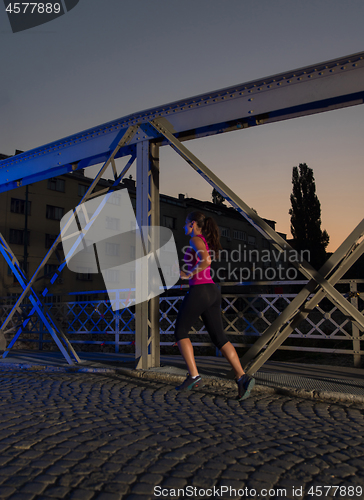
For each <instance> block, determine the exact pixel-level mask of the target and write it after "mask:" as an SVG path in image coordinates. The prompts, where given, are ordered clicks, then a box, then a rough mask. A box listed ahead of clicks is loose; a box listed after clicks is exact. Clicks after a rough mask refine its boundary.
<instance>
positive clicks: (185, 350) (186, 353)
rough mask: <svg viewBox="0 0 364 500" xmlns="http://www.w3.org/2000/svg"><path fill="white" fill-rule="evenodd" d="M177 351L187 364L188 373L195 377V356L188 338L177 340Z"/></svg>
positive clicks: (196, 372) (196, 371)
mask: <svg viewBox="0 0 364 500" xmlns="http://www.w3.org/2000/svg"><path fill="white" fill-rule="evenodd" d="M177 345H178V348H179V352H180V353H181V354H182V357H183V359H184V360H185V363H186V365H187V370H188V373H189V374H190V375H191V377H196V376H197V375H198V370H197V366H196V361H195V356H194V353H193V346H192V342H191V341H190V339H181V340H179V341H178V342H177Z"/></svg>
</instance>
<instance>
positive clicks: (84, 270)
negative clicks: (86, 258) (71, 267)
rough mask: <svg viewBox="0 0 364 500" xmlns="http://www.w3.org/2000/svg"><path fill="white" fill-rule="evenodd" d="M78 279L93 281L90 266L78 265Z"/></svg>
mask: <svg viewBox="0 0 364 500" xmlns="http://www.w3.org/2000/svg"><path fill="white" fill-rule="evenodd" d="M76 279H78V280H80V281H92V273H91V269H90V268H88V267H77V274H76Z"/></svg>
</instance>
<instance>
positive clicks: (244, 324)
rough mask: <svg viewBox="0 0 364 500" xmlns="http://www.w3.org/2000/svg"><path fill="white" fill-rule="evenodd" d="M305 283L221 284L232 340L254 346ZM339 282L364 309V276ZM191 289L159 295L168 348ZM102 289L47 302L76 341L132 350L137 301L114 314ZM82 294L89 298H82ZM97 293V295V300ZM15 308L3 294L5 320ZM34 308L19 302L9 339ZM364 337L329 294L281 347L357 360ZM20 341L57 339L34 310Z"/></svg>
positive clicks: (204, 342) (201, 331) (196, 331)
mask: <svg viewBox="0 0 364 500" xmlns="http://www.w3.org/2000/svg"><path fill="white" fill-rule="evenodd" d="M306 283H307V282H306V281H294V282H287V281H283V282H270V281H267V282H255V283H249V284H245V283H241V284H239V283H222V284H221V288H222V316H223V324H224V330H225V333H226V334H227V336H228V338H229V340H230V341H231V342H232V343H233V344H234V345H235V346H236V347H242V348H246V347H248V346H250V345H252V344H253V343H254V340H255V339H256V338H257V337H258V336H259V335H261V334H262V333H263V332H264V331H265V329H266V328H267V327H268V326H269V325H270V324H271V323H272V322H273V321H274V320H275V319H276V317H277V316H278V315H279V314H280V313H281V312H282V311H283V310H284V308H285V307H286V306H287V305H288V304H289V303H290V302H291V300H292V299H293V298H294V297H295V296H296V295H297V292H298V291H299V289H300V288H302V286H303V285H304V284H306ZM336 287H337V288H338V290H339V291H340V292H341V293H342V295H343V296H344V297H345V298H346V299H347V300H349V301H351V303H352V304H354V305H355V307H356V308H358V309H359V310H360V311H361V312H363V310H364V280H341V281H339V282H338V284H337V285H336ZM186 289H188V285H183V286H177V287H173V288H172V289H170V290H169V291H168V293H167V294H164V295H163V296H161V297H160V334H161V342H160V344H161V346H163V347H167V346H173V345H175V340H174V335H173V333H174V325H175V320H176V317H177V312H178V308H179V305H180V303H181V301H182V300H183V297H184V294H185V291H186ZM102 294H105V292H104V291H97V292H85V293H84V294H82V293H79V292H78V293H77V295H78V299H80V298H81V300H77V301H76V300H72V298H74V297H75V294H69V295H68V298H69V299H70V300H67V302H57V300H55V299H56V298H57V297H55V296H53V297H52V296H51V297H50V300H52V299H53V302H50V303H48V304H47V306H48V307H49V308H50V310H51V312H52V314H53V316H54V317H55V318H56V320H57V321H58V323H59V324H60V326H61V328H62V329H63V331H64V332H65V333H66V334H67V337H68V338H69V340H70V342H71V343H72V344H85V345H86V344H91V345H92V344H93V345H95V348H97V346H99V348H100V347H101V346H109V348H110V346H112V347H111V349H113V350H114V351H115V352H120V348H122V350H123V351H126V352H132V351H133V349H134V348H133V344H134V334H135V317H134V308H133V306H132V304H131V303H130V304H129V301H128V302H127V303H128V307H126V308H124V309H121V310H119V311H118V312H117V313H115V312H113V310H112V308H111V303H110V301H109V300H101V298H100V297H101V296H102ZM105 296H106V295H105ZM82 297H85V299H86V300H82ZM93 297H94V298H95V300H92V299H93ZM10 309H11V304H6V299H3V300H2V305H0V324H1V323H2V322H3V320H4V319H5V318H6V316H7V314H8V312H9V310H10ZM29 310H30V304H26V303H23V304H22V305H21V306H20V308H19V309H18V311H17V313H16V314H15V315H14V317H13V319H12V322H11V323H10V324H9V325H8V328H7V332H6V333H7V338H8V339H11V338H12V337H13V336H14V335H15V333H16V331H17V329H18V328H19V325H21V324H22V322H23V321H24V319H25V318H26V317H27V315H28V312H29ZM190 334H191V340H192V343H193V345H195V346H199V347H210V346H212V343H211V341H210V338H209V336H208V333H207V331H206V329H205V327H204V325H203V323H202V321H200V322H199V323H198V324H196V325H194V327H193V329H192V331H191V332H190ZM297 339H301V340H300V341H298V340H297ZM363 339H364V334H363V333H362V332H360V331H359V329H358V328H357V326H356V325H355V324H354V323H353V322H352V321H351V319H350V318H348V317H347V316H345V315H344V314H343V313H342V312H341V311H340V310H339V309H338V308H337V307H336V306H335V305H334V304H333V303H332V302H330V301H329V300H328V299H324V300H323V301H322V302H321V303H320V304H319V305H318V306H317V307H316V308H315V309H314V310H313V311H312V312H311V313H310V314H309V316H308V317H307V318H306V319H305V320H304V321H303V322H302V323H301V324H300V325H299V327H298V328H296V329H295V331H294V333H292V334H291V335H290V336H289V338H288V339H287V341H286V342H285V345H283V346H281V347H280V349H284V350H293V351H306V352H316V353H322V354H325V353H326V354H327V353H337V354H351V355H354V356H356V360H358V356H360V355H362V354H364V351H362V350H361V341H362V340H363ZM19 341H21V342H22V344H21V347H22V348H25V347H26V346H27V345H28V342H32V343H33V345H34V343H38V348H39V349H43V347H44V344H45V343H50V342H52V339H51V337H50V335H49V333H48V332H47V331H46V330H45V329H44V328H43V324H42V322H41V321H40V320H39V318H38V317H37V316H36V315H34V316H33V317H31V319H30V321H29V322H28V323H27V325H26V330H24V331H23V332H22V334H21V336H20V337H19ZM29 346H30V344H29ZM127 346H131V347H130V348H128V347H127Z"/></svg>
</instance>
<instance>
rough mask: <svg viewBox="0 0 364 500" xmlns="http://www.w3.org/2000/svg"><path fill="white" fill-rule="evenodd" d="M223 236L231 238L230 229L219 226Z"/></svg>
mask: <svg viewBox="0 0 364 500" xmlns="http://www.w3.org/2000/svg"><path fill="white" fill-rule="evenodd" d="M219 229H220V233H221V236H224V237H225V238H229V237H230V229H229V228H228V227H224V226H219Z"/></svg>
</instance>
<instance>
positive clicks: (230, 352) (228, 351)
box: [220, 342, 245, 379]
mask: <svg viewBox="0 0 364 500" xmlns="http://www.w3.org/2000/svg"><path fill="white" fill-rule="evenodd" d="M220 351H221V354H222V355H223V356H224V358H226V359H227V360H228V361H229V363H230V365H231V367H232V369H233V370H234V372H235V377H236V379H239V378H240V377H242V376H243V375H244V373H245V372H244V370H243V367H242V366H241V363H240V359H239V356H238V353H237V352H236V349H235V347H234V346H233V345H232V344H231V343H230V342H227V343H226V344H225V345H223V346H222V347H220Z"/></svg>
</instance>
